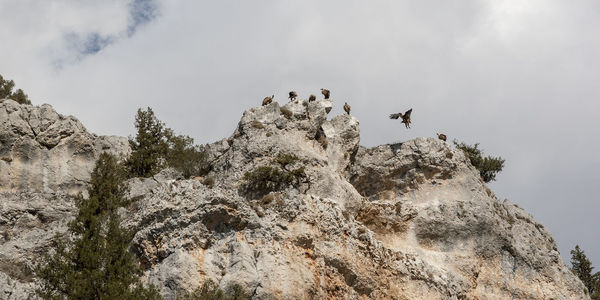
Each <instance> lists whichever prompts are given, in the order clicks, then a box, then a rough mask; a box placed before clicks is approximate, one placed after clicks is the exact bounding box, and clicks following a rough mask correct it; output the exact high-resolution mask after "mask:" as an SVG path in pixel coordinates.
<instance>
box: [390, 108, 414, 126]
mask: <svg viewBox="0 0 600 300" xmlns="http://www.w3.org/2000/svg"><path fill="white" fill-rule="evenodd" d="M411 113H412V108H411V109H409V110H407V111H406V112H405V113H404V114H402V113H397V114H391V115H390V119H393V120H396V119H398V118H402V123H404V125H405V126H406V128H410V114H411Z"/></svg>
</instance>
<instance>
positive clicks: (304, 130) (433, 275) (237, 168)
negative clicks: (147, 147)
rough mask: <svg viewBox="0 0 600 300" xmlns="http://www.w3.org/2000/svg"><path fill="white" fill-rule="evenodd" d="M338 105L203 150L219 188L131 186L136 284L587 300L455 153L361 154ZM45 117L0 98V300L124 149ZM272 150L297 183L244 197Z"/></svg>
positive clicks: (126, 213)
mask: <svg viewBox="0 0 600 300" xmlns="http://www.w3.org/2000/svg"><path fill="white" fill-rule="evenodd" d="M331 106H332V102H331V101H328V100H327V101H326V100H323V101H316V102H306V101H304V100H299V101H294V102H291V103H288V104H286V105H284V106H283V107H280V106H279V104H278V103H276V102H274V103H272V104H269V105H267V106H263V107H257V108H252V109H250V110H248V111H246V112H245V113H244V115H243V116H242V119H241V120H240V122H239V124H238V127H237V128H236V130H235V132H234V133H233V135H232V136H231V137H229V138H227V139H224V140H221V141H219V142H216V143H214V144H211V145H210V146H209V156H210V159H211V161H212V163H213V166H214V168H213V171H211V173H210V174H208V175H207V176H206V178H211V179H212V181H214V184H207V183H208V181H206V180H205V179H206V178H195V179H191V180H183V179H180V178H179V177H178V176H177V174H175V173H174V172H173V171H171V170H165V171H163V172H161V173H160V174H158V175H157V176H155V177H154V178H149V179H132V180H130V181H129V185H130V197H132V198H133V199H135V202H134V203H133V204H132V205H131V206H130V207H128V208H127V209H122V211H121V213H122V215H123V217H124V220H123V224H124V225H125V226H127V227H129V228H132V229H134V230H136V232H137V234H136V235H135V237H134V241H133V248H132V250H133V251H134V252H135V253H136V254H137V255H138V256H139V257H140V258H141V261H142V264H143V267H144V268H145V270H146V272H145V275H144V279H145V280H146V281H148V282H152V283H154V284H156V285H157V286H158V287H159V288H160V290H161V293H162V294H163V296H164V297H165V299H176V297H177V295H178V294H179V293H181V291H184V290H192V289H194V288H196V287H198V286H199V285H201V283H202V282H203V281H204V280H206V279H212V280H214V281H215V282H217V283H218V284H219V286H220V287H221V288H223V289H228V288H230V287H231V286H232V284H235V283H237V284H241V285H242V286H244V287H245V288H246V289H247V290H248V291H249V292H250V293H251V294H252V295H253V297H254V298H256V299H589V297H588V296H587V295H586V294H585V290H584V287H583V285H582V284H581V282H580V281H579V280H578V279H577V278H576V277H575V276H574V275H573V274H572V273H571V272H570V271H569V270H568V268H567V267H566V266H565V264H564V262H563V261H562V259H561V258H560V256H559V253H558V251H557V249H556V245H555V243H554V241H553V239H552V236H551V234H550V233H549V232H548V231H547V230H546V229H545V228H544V226H543V225H541V224H539V223H537V222H536V221H535V220H533V218H532V217H531V216H530V215H529V214H528V213H526V212H525V211H523V210H522V209H520V208H519V207H517V206H516V205H514V204H511V203H510V202H508V201H506V200H505V201H503V202H501V201H499V200H498V199H496V198H495V197H494V195H493V193H492V192H491V191H490V190H489V189H488V188H487V187H486V186H485V185H484V184H483V182H482V181H481V180H480V179H479V175H478V173H477V171H476V170H475V169H474V168H473V167H472V166H471V165H470V164H469V162H468V160H467V159H466V157H465V156H464V155H463V153H462V152H461V151H459V150H456V149H454V148H453V147H451V145H449V144H448V143H445V142H442V141H439V140H436V139H431V138H429V139H426V138H418V139H415V140H410V141H407V142H404V143H401V144H394V145H382V146H378V147H374V148H371V149H367V148H364V147H361V146H359V138H360V136H359V126H358V125H359V124H358V121H357V120H356V119H355V118H354V117H352V116H350V115H341V116H337V117H335V118H333V119H331V120H328V113H329V111H330V110H331ZM42 111H45V112H44V113H42ZM4 112H6V113H4ZM36 112H37V113H36ZM47 115H53V116H54V115H58V114H56V113H55V112H54V111H53V110H52V109H51V108H50V107H49V106H46V105H45V106H42V107H33V106H19V105H18V104H16V103H14V102H12V101H7V100H5V101H3V102H0V128H2V131H1V132H0V156H8V157H10V159H7V160H5V161H3V162H2V161H0V171H1V173H0V176H3V177H1V178H2V179H1V181H0V187H1V188H2V192H3V193H2V194H1V195H0V200H1V201H2V204H1V206H0V209H1V213H0V231H2V232H3V235H2V237H0V299H21V298H22V297H25V296H24V295H26V294H27V293H28V292H29V291H31V290H32V289H33V288H34V286H35V279H34V278H33V277H32V276H31V273H30V271H29V270H30V269H31V267H32V266H33V265H34V264H35V262H36V258H37V257H39V255H40V253H43V252H44V251H45V249H46V245H47V239H48V237H49V236H51V235H52V234H53V233H55V232H62V231H64V230H65V224H66V220H68V219H69V217H70V216H72V215H73V213H74V209H73V205H72V203H71V201H70V198H69V197H68V196H67V194H69V193H72V192H74V191H76V190H78V189H80V188H81V187H82V186H85V181H86V179H87V178H89V172H90V170H91V168H92V167H93V160H94V158H95V157H96V155H97V154H98V153H99V152H100V151H113V152H114V153H118V154H120V155H126V154H127V152H128V151H129V150H128V149H127V147H126V146H127V144H126V141H125V140H122V139H117V138H106V137H96V136H94V135H91V134H89V133H87V132H86V131H85V129H83V126H81V124H80V123H79V122H78V121H77V120H75V119H74V118H72V117H62V116H59V115H58V116H59V117H56V118H53V120H55V121H54V122H51V123H52V125H48V126H46V125H41V124H48V123H50V122H46V121H42V120H46V119H49V117H46V116H47ZM36 122H37V123H36ZM57 122H58V123H57ZM38 123H39V125H37V124H38ZM53 124H56V125H53ZM26 125H27V126H26ZM63 127H64V128H63ZM50 128H54V129H50ZM7 130H9V132H10V133H9V134H5V132H8V131H7ZM45 132H48V133H46V134H45ZM54 132H58V133H57V134H54ZM61 132H67V133H69V132H70V134H67V133H65V134H61ZM44 134H45V135H44ZM39 136H42V137H39ZM45 136H50V137H49V138H48V139H47V138H46V137H45ZM57 136H60V137H61V138H59V139H58V140H57V138H56V137H57ZM38 137H39V138H38ZM52 137H54V138H52ZM48 140H49V141H52V142H48ZM23 141H25V142H23ZM32 145H33V146H32ZM49 145H50V146H49ZM81 145H87V146H85V147H83V146H81ZM103 145H104V146H103ZM34 146H35V147H34ZM7 149H9V150H7ZM53 149H56V150H53ZM75 149H80V150H75ZM30 153H31V154H30ZM277 154H292V155H295V156H297V157H298V161H296V162H293V163H292V165H291V166H290V168H298V167H301V166H303V167H304V171H305V174H306V176H305V177H302V178H300V180H298V182H297V184H296V185H294V186H289V187H284V188H283V189H281V190H279V191H277V192H272V193H268V194H264V193H260V192H256V191H249V188H248V185H247V181H246V180H244V173H245V172H249V171H252V170H255V169H257V168H259V167H261V166H268V165H272V164H273V163H272V160H273V158H274V157H275V156H276V155H277ZM36 159H37V160H36ZM72 162H77V163H79V164H80V165H78V166H79V167H77V166H75V165H73V164H72ZM67 165H68V166H67ZM40 170H42V171H40ZM43 170H46V171H43ZM44 172H46V173H44ZM23 174H25V175H23ZM44 174H59V175H57V176H56V177H54V176H52V177H49V176H48V175H44ZM44 178H45V179H44ZM50 178H52V179H50ZM9 180H10V181H9Z"/></svg>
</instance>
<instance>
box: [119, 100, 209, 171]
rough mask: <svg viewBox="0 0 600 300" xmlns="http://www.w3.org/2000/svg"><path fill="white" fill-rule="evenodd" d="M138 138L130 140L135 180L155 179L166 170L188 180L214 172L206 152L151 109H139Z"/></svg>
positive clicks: (127, 163)
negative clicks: (178, 133) (175, 130)
mask: <svg viewBox="0 0 600 300" xmlns="http://www.w3.org/2000/svg"><path fill="white" fill-rule="evenodd" d="M135 127H136V128H137V135H136V137H135V138H134V139H131V138H130V139H129V144H130V145H131V149H132V152H131V156H130V157H129V159H128V160H127V162H126V165H127V168H128V170H129V176H131V177H151V176H153V175H155V174H156V173H158V172H159V171H160V170H161V169H162V168H164V167H167V166H168V167H172V168H174V169H176V170H178V171H180V172H181V173H182V175H183V176H184V177H185V178H189V177H191V176H200V175H204V174H206V173H208V172H209V171H210V164H209V163H208V162H207V155H206V151H204V149H203V148H202V147H201V146H198V145H194V139H192V138H191V137H189V136H186V135H176V134H174V132H173V130H171V129H170V128H167V127H166V126H165V124H164V123H163V122H161V121H159V120H158V119H157V118H156V116H155V115H154V112H153V111H152V109H151V108H149V107H148V108H146V110H141V109H138V112H137V116H136V117H135Z"/></svg>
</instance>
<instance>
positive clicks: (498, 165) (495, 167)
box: [454, 140, 504, 182]
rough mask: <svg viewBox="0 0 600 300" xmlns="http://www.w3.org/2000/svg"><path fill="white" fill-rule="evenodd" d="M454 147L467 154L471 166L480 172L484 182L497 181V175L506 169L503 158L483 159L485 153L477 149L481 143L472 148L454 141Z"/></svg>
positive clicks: (487, 157)
mask: <svg viewBox="0 0 600 300" xmlns="http://www.w3.org/2000/svg"><path fill="white" fill-rule="evenodd" d="M454 145H455V146H456V148H458V149H461V150H463V151H464V152H465V154H466V155H467V157H468V158H469V160H470V161H471V164H472V165H473V166H474V167H475V168H476V169H477V170H479V175H481V179H483V181H484V182H490V181H492V180H496V175H497V174H498V173H499V172H500V171H502V168H504V159H502V158H501V157H492V156H486V157H483V151H482V150H481V149H478V148H477V147H478V146H479V143H476V144H475V145H473V146H471V145H468V144H465V143H464V142H461V143H458V142H457V141H456V140H454Z"/></svg>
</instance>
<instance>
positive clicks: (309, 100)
mask: <svg viewBox="0 0 600 300" xmlns="http://www.w3.org/2000/svg"><path fill="white" fill-rule="evenodd" d="M315 100H317V96H315V95H313V94H311V95H310V97H308V102H313V101H315Z"/></svg>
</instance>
